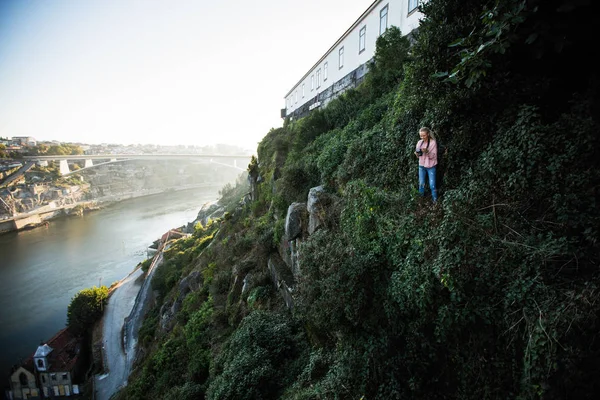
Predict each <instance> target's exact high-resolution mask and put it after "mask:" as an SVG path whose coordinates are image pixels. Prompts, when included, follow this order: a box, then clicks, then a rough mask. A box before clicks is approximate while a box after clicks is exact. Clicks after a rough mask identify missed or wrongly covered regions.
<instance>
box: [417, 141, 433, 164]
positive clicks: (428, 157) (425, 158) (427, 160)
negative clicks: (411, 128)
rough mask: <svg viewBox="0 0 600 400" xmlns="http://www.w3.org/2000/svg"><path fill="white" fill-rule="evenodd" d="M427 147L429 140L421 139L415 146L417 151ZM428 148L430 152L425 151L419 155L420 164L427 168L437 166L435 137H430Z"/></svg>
mask: <svg viewBox="0 0 600 400" xmlns="http://www.w3.org/2000/svg"><path fill="white" fill-rule="evenodd" d="M425 147H427V142H424V141H423V140H419V142H418V143H417V146H416V147H415V151H419V150H420V149H421V148H425ZM427 150H428V151H429V153H427V154H425V153H423V155H422V156H421V157H419V166H421V167H425V168H431V167H435V166H436V165H437V142H436V141H435V140H433V139H430V140H429V147H428V148H427Z"/></svg>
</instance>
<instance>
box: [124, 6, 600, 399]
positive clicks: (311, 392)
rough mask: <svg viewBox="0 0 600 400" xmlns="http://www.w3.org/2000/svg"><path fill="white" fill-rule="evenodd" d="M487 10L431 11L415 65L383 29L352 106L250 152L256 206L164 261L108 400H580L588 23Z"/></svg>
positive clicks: (334, 106) (590, 91)
mask: <svg viewBox="0 0 600 400" xmlns="http://www.w3.org/2000/svg"><path fill="white" fill-rule="evenodd" d="M496 3H497V4H495V3H494V2H490V3H489V4H485V3H483V2H480V1H469V0H467V1H465V0H462V1H458V0H430V1H429V2H427V3H426V5H425V6H423V12H424V13H425V15H426V19H425V20H424V21H423V22H422V25H421V28H420V30H419V33H418V34H417V36H416V42H415V43H414V44H413V45H412V46H411V47H410V48H409V46H408V42H407V41H406V39H403V38H402V36H401V34H400V33H399V32H398V31H396V30H394V29H391V30H389V31H388V32H387V33H386V34H385V35H384V36H382V37H381V38H380V39H379V40H378V43H377V46H378V48H377V55H376V57H375V65H374V66H373V67H372V68H371V72H370V73H369V75H368V76H367V79H366V80H365V82H364V83H363V84H362V86H360V87H359V88H357V89H356V90H352V91H349V92H347V93H346V94H344V95H343V96H342V97H340V98H338V99H336V100H334V101H332V102H331V103H330V105H329V106H328V107H327V108H326V109H324V110H322V111H315V112H313V113H312V114H311V115H309V116H308V117H306V118H304V119H301V120H299V121H292V122H290V121H286V123H285V124H284V126H283V127H282V128H279V129H273V130H271V131H270V132H269V133H268V134H267V135H266V136H265V138H264V139H263V140H262V142H261V143H260V145H259V147H258V153H257V155H258V157H257V159H255V160H253V162H252V163H251V164H250V165H249V167H248V170H249V176H250V181H251V187H250V189H249V190H250V194H247V195H245V196H244V197H243V198H244V201H241V202H238V199H240V198H241V197H242V195H243V193H242V192H243V191H244V190H245V187H243V186H242V185H240V186H238V187H237V188H233V187H228V188H227V189H226V190H224V191H223V198H222V200H221V203H222V205H223V206H224V207H225V208H226V211H227V212H226V213H225V214H224V215H223V216H222V217H221V218H218V219H215V220H211V221H205V222H206V223H205V224H204V225H202V224H199V225H198V226H197V227H196V231H195V233H194V234H193V236H192V237H190V238H187V239H184V240H180V241H178V242H176V243H175V244H174V245H173V246H172V247H171V249H170V250H169V251H168V254H167V255H166V260H167V261H166V263H165V264H164V265H163V266H162V267H161V268H160V269H159V270H158V271H157V277H156V278H155V279H156V280H155V282H154V287H155V290H156V291H157V293H159V298H158V301H157V305H156V306H155V308H154V309H153V310H152V311H151V312H150V314H149V315H148V318H147V319H146V321H145V323H144V326H143V327H142V332H141V333H140V342H141V345H142V347H143V352H142V354H141V356H140V359H139V360H138V362H137V368H136V369H135V371H134V372H133V374H132V376H131V379H130V380H129V384H128V386H127V387H126V388H125V389H124V390H123V392H122V393H120V395H119V398H120V399H196V398H208V399H275V398H285V399H330V398H340V399H361V398H364V399H394V398H410V399H477V400H480V399H566V398H569V399H571V398H572V399H592V398H595V397H594V395H595V393H597V392H600V387H598V386H599V383H598V380H597V379H596V377H597V376H598V373H599V372H600V341H598V338H597V335H598V332H600V321H599V319H598V318H599V316H600V292H599V287H598V285H599V283H600V281H599V272H600V271H599V266H598V265H599V262H600V257H599V255H600V253H599V250H600V249H599V243H598V227H599V226H600V213H599V210H598V208H597V204H596V202H597V199H598V194H599V193H598V192H599V188H600V169H599V168H598V167H599V159H600V157H599V152H598V150H597V149H598V148H599V146H600V143H599V139H598V135H597V132H598V128H599V121H598V119H597V116H598V115H599V113H598V109H599V108H598V93H597V89H598V73H597V71H598V69H597V67H595V66H594V64H593V63H591V62H587V61H586V60H585V58H587V57H583V55H586V54H588V53H589V52H591V51H592V47H590V46H591V45H590V43H589V38H592V37H593V30H594V28H595V27H596V26H598V22H599V21H598V18H599V15H600V14H599V13H597V12H596V10H595V9H594V8H593V7H592V5H590V4H591V2H588V1H576V0H571V1H568V0H567V1H558V0H546V1H534V0H531V1H516V0H506V1H502V2H496ZM490 7H491V8H490ZM421 126H429V127H432V128H433V130H434V133H435V134H436V135H437V138H438V140H439V141H440V142H441V143H443V144H444V145H446V147H447V152H445V153H444V154H442V155H441V156H440V165H439V174H438V186H439V189H440V200H439V201H438V203H436V204H432V203H431V199H430V198H428V197H425V198H422V197H420V196H419V194H418V191H417V162H416V159H415V157H414V155H413V151H414V147H415V144H416V142H417V140H418V131H419V128H420V127H421Z"/></svg>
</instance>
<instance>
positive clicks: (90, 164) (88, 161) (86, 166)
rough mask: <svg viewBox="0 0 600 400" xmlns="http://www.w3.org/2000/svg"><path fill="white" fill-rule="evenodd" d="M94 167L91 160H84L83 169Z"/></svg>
mask: <svg viewBox="0 0 600 400" xmlns="http://www.w3.org/2000/svg"><path fill="white" fill-rule="evenodd" d="M93 166H94V162H93V161H92V159H89V160H85V164H84V165H83V168H89V167H93Z"/></svg>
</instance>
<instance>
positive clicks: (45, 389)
mask: <svg viewBox="0 0 600 400" xmlns="http://www.w3.org/2000/svg"><path fill="white" fill-rule="evenodd" d="M79 347H80V344H79V341H78V340H77V338H76V337H74V336H73V335H71V333H70V332H69V331H68V330H67V329H66V328H65V329H63V330H61V331H60V332H58V333H57V334H56V335H55V336H54V337H53V338H52V339H50V340H49V341H48V342H47V343H43V344H41V345H40V346H39V347H38V348H37V350H36V351H35V353H34V354H33V355H32V356H31V357H29V358H28V359H27V360H26V361H25V362H24V363H23V364H21V365H19V366H16V367H15V368H14V369H13V371H12V373H11V375H10V391H9V392H8V393H7V397H8V398H9V399H11V400H12V399H54V398H57V397H63V396H64V397H69V396H74V395H78V394H79V389H80V388H79V385H77V384H75V383H74V381H75V377H74V375H76V370H77V367H78V361H79V359H80V358H79V351H80V349H79Z"/></svg>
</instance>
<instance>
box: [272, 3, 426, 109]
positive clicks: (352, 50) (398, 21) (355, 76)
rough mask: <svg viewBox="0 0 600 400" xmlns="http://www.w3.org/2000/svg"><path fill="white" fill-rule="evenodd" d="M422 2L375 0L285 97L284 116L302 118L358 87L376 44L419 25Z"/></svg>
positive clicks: (405, 33) (406, 32) (406, 33)
mask: <svg viewBox="0 0 600 400" xmlns="http://www.w3.org/2000/svg"><path fill="white" fill-rule="evenodd" d="M418 5H419V0H376V1H374V2H373V3H372V4H371V5H370V6H369V8H367V10H366V11H365V12H364V13H363V14H362V15H361V16H360V17H359V18H358V19H357V20H356V21H355V22H354V23H353V24H352V26H350V28H348V30H347V31H346V32H345V33H344V34H343V35H342V36H341V37H340V38H339V39H338V40H337V41H336V42H335V43H334V44H333V46H331V47H330V48H329V50H328V51H327V52H326V53H325V54H324V55H323V56H322V57H321V58H320V59H319V60H318V61H317V62H316V63H315V64H314V65H313V67H312V68H311V69H310V70H309V71H308V72H307V73H306V74H305V75H304V76H303V77H302V78H301V79H300V80H299V81H298V82H297V83H296V85H294V87H292V89H291V90H290V91H289V92H288V93H287V94H286V95H285V108H284V109H282V110H281V117H282V118H285V117H290V118H291V119H296V118H301V117H303V116H305V115H306V114H308V112H310V111H311V110H313V109H316V108H319V107H323V106H325V105H326V104H327V103H328V102H329V101H331V100H332V99H334V98H336V97H337V96H339V95H340V94H341V93H343V92H344V91H345V90H347V89H350V88H353V87H356V86H357V85H358V84H359V83H360V82H362V80H363V78H364V76H365V74H366V73H367V71H368V65H369V61H371V60H372V58H373V56H374V55H375V42H376V41H377V38H378V37H379V36H380V35H382V34H383V33H384V32H385V31H386V30H387V29H388V28H389V27H391V26H396V27H398V28H399V29H400V32H402V34H403V35H408V34H410V33H411V32H412V31H413V30H414V29H416V28H417V27H418V26H419V20H420V18H421V17H422V13H420V12H419V10H418Z"/></svg>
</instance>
